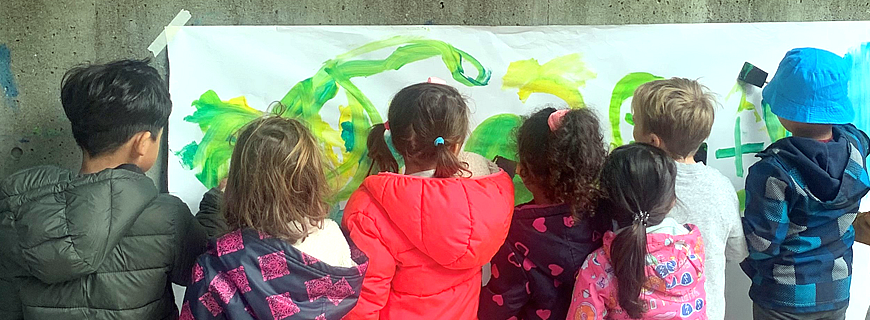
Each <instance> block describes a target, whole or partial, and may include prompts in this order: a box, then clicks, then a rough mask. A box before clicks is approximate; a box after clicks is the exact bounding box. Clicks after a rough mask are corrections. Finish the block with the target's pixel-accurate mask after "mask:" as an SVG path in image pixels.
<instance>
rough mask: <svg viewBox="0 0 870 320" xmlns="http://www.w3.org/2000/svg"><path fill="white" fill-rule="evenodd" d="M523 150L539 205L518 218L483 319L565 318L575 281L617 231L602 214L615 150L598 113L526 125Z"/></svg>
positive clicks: (520, 140)
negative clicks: (605, 171) (602, 188)
mask: <svg viewBox="0 0 870 320" xmlns="http://www.w3.org/2000/svg"><path fill="white" fill-rule="evenodd" d="M517 151H518V153H519V157H518V158H519V165H518V168H517V172H518V174H519V175H520V177H521V178H522V179H523V183H525V185H526V187H528V189H529V191H531V192H532V195H533V196H534V199H533V200H532V202H530V203H526V204H522V205H520V206H518V207H516V209H515V211H514V216H513V220H512V221H511V227H510V231H509V232H508V237H507V240H506V241H505V243H504V244H503V245H502V247H501V249H500V250H499V252H498V253H497V254H496V256H495V257H494V258H493V259H492V264H491V268H492V279H491V280H490V282H489V283H487V285H486V287H485V288H484V290H483V292H482V294H481V297H480V310H479V312H478V317H480V319H482V320H488V319H509V318H512V317H513V319H517V318H518V319H539V318H541V319H547V318H550V319H564V318H565V316H566V315H567V312H568V307H569V305H570V303H571V291H572V290H573V283H574V276H575V275H576V273H577V270H578V269H579V268H580V265H581V264H582V263H583V261H584V260H585V259H586V255H588V254H589V253H590V252H592V251H593V250H595V249H598V248H599V247H601V238H602V235H603V234H604V232H605V231H607V230H608V229H609V227H610V224H609V221H608V219H606V218H600V217H599V216H603V215H595V208H596V207H597V203H598V198H599V193H600V192H599V191H598V177H599V175H600V172H601V168H602V166H603V164H604V160H605V158H606V157H607V147H606V145H605V143H604V137H603V136H602V134H601V130H600V126H599V123H598V118H597V117H596V116H595V114H594V113H593V111H592V110H589V109H576V110H556V109H554V108H544V109H542V110H540V111H538V112H535V113H534V114H532V115H531V116H529V117H528V118H526V119H525V121H523V124H522V125H521V126H520V128H519V130H518V132H517Z"/></svg>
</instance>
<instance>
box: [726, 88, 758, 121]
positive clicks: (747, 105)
mask: <svg viewBox="0 0 870 320" xmlns="http://www.w3.org/2000/svg"><path fill="white" fill-rule="evenodd" d="M744 86H745V84H743V83H741V82H740V81H738V82H737V83H735V84H734V87H733V88H731V92H729V93H728V95H727V96H725V100H728V99H730V98H731V95H733V94H734V93H737V92H740V104H738V105H737V113H738V114H739V113H741V112H743V111H752V114H753V115H754V116H755V122H761V114H760V113H758V108H756V107H755V104H754V103H752V102H749V101H747V100H746V87H744Z"/></svg>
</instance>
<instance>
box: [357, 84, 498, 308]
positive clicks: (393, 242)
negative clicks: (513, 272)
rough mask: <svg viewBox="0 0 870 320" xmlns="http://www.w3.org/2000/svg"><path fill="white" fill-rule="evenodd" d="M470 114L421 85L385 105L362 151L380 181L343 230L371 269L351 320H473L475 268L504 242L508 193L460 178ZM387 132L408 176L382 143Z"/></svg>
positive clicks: (361, 198)
mask: <svg viewBox="0 0 870 320" xmlns="http://www.w3.org/2000/svg"><path fill="white" fill-rule="evenodd" d="M468 114H469V111H468V107H467V106H466V104H465V100H464V99H463V98H462V96H461V95H460V94H459V92H458V91H457V90H456V89H455V88H453V87H451V86H448V85H445V84H438V83H421V84H415V85H412V86H409V87H407V88H404V89H402V90H401V91H399V93H397V94H396V96H395V97H394V98H393V101H392V102H391V103H390V108H389V112H388V114H387V118H388V119H389V121H388V123H389V126H388V127H387V126H386V125H376V126H375V127H374V128H373V129H372V132H371V133H370V134H369V139H368V148H369V155H370V157H371V158H372V161H373V165H374V166H377V167H378V168H380V170H381V171H389V172H387V173H380V174H378V175H375V176H370V177H368V178H366V180H365V181H364V182H363V184H362V186H360V188H359V190H357V191H356V192H354V194H353V195H352V196H351V197H350V200H348V203H347V206H346V208H345V211H344V219H343V221H342V224H343V225H344V226H345V227H346V228H347V229H348V230H349V231H350V237H351V239H353V241H354V242H355V243H357V244H358V245H359V247H360V249H362V251H363V252H365V253H366V254H367V255H368V256H369V258H370V259H371V262H370V263H369V266H368V272H367V273H366V278H365V282H364V283H363V288H362V293H361V294H360V301H359V303H358V304H357V306H356V308H355V309H353V311H351V313H350V314H348V317H347V318H348V319H352V320H353V319H414V320H425V319H456V320H464V319H476V318H477V307H478V297H479V296H480V288H481V285H480V284H481V274H482V272H481V271H482V267H483V265H485V264H486V263H487V262H489V260H490V259H491V258H492V257H493V255H495V253H496V251H497V250H498V248H499V246H500V245H501V244H502V243H503V242H504V239H505V237H506V236H507V230H508V227H509V225H510V220H511V214H512V212H513V205H514V203H513V192H514V191H513V183H512V182H511V179H510V177H508V176H507V174H506V173H504V172H503V171H500V172H499V173H496V174H492V175H486V176H478V177H473V178H465V176H468V174H469V173H468V168H467V167H466V165H465V164H464V163H462V162H461V161H459V159H458V158H457V154H458V153H459V149H460V147H461V146H462V143H463V141H464V140H465V138H466V134H467V133H468V131H469V130H468ZM387 128H389V131H390V133H391V139H392V142H393V145H394V146H395V149H396V151H398V153H399V154H401V156H402V157H403V158H404V161H405V174H404V175H399V174H396V173H395V172H397V170H398V165H397V163H396V160H395V159H394V158H393V156H392V153H391V152H390V149H389V147H388V145H387V144H386V142H385V140H384V131H385V130H387Z"/></svg>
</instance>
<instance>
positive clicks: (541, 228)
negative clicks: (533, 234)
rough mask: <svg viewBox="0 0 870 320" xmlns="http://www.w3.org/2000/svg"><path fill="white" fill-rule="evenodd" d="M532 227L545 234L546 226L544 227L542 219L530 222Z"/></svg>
mask: <svg viewBox="0 0 870 320" xmlns="http://www.w3.org/2000/svg"><path fill="white" fill-rule="evenodd" d="M532 227H534V228H535V230H538V232H547V226H546V225H544V218H537V219H535V221H532Z"/></svg>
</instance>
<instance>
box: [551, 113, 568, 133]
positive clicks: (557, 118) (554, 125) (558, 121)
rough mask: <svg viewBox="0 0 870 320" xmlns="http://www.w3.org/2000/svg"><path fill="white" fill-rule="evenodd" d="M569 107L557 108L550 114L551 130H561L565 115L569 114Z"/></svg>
mask: <svg viewBox="0 0 870 320" xmlns="http://www.w3.org/2000/svg"><path fill="white" fill-rule="evenodd" d="M568 111H571V110H569V109H562V110H556V111H554V112H553V113H551V114H550V117H548V118H547V125H549V126H550V131H552V132H556V130H559V127H561V126H562V120H563V119H564V118H565V115H566V114H568Z"/></svg>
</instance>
